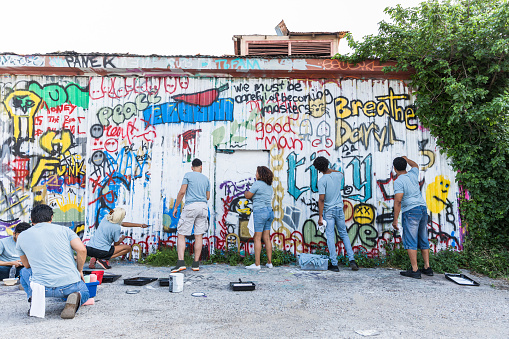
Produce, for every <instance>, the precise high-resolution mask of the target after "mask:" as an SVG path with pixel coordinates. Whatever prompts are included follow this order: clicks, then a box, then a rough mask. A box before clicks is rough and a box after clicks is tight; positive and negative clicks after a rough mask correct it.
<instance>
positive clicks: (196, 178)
mask: <svg viewBox="0 0 509 339" xmlns="http://www.w3.org/2000/svg"><path fill="white" fill-rule="evenodd" d="M182 185H187V190H186V205H189V204H192V203H193V202H205V203H206V202H207V192H210V182H209V179H208V178H207V177H206V176H205V175H203V174H201V173H200V172H188V173H186V174H185V175H184V179H183V180H182Z"/></svg>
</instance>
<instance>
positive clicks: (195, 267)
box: [191, 261, 200, 271]
mask: <svg viewBox="0 0 509 339" xmlns="http://www.w3.org/2000/svg"><path fill="white" fill-rule="evenodd" d="M191 269H192V270H193V271H199V270H200V262H199V261H193V266H191Z"/></svg>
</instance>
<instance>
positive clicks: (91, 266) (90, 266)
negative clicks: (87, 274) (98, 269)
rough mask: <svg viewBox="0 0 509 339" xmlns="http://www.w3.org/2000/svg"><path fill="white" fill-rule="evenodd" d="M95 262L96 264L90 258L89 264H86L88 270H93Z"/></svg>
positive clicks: (94, 260) (93, 259)
mask: <svg viewBox="0 0 509 339" xmlns="http://www.w3.org/2000/svg"><path fill="white" fill-rule="evenodd" d="M95 262H96V259H95V258H90V262H89V263H88V268H92V269H94V268H95Z"/></svg>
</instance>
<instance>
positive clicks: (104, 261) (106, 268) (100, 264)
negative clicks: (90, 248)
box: [96, 259, 111, 270]
mask: <svg viewBox="0 0 509 339" xmlns="http://www.w3.org/2000/svg"><path fill="white" fill-rule="evenodd" d="M96 262H97V263H98V264H99V266H101V267H102V268H104V269H105V270H108V269H110V268H111V266H110V265H108V262H107V261H106V260H102V259H97V261H96Z"/></svg>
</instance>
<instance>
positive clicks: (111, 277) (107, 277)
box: [103, 273, 122, 283]
mask: <svg viewBox="0 0 509 339" xmlns="http://www.w3.org/2000/svg"><path fill="white" fill-rule="evenodd" d="M121 276H122V274H111V273H104V275H103V283H112V282H114V281H117V279H118V278H120V277H121Z"/></svg>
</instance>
